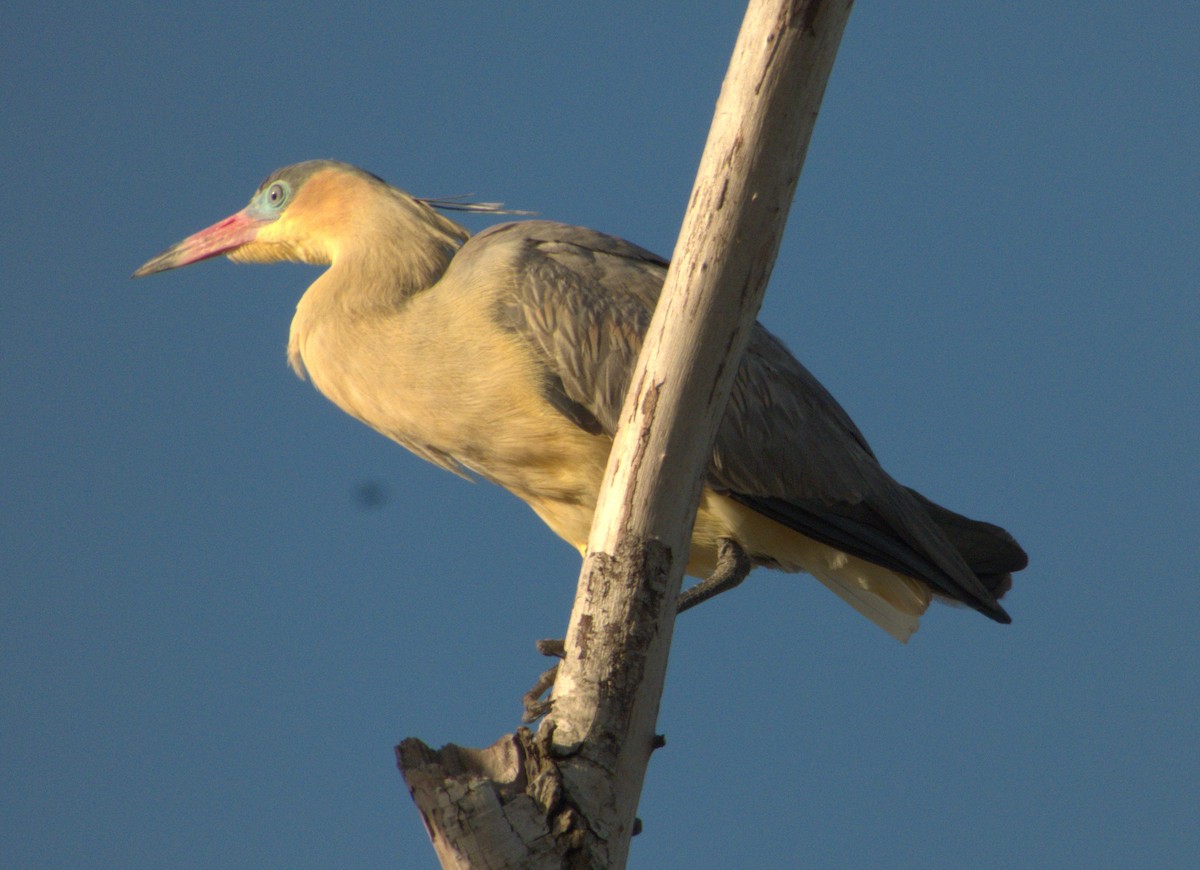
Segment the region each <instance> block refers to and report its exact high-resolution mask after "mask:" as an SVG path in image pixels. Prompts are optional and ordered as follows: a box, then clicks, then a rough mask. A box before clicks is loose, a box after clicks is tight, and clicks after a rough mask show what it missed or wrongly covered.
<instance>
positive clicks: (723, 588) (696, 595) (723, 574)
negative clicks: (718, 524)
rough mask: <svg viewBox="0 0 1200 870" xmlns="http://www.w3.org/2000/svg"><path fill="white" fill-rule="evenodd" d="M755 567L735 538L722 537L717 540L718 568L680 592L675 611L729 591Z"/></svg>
mask: <svg viewBox="0 0 1200 870" xmlns="http://www.w3.org/2000/svg"><path fill="white" fill-rule="evenodd" d="M753 567H754V564H753V563H752V562H751V561H750V557H749V556H747V555H746V551H745V550H743V549H742V548H741V546H740V545H739V544H738V542H737V541H735V540H733V538H720V539H719V540H718V541H717V567H716V570H715V571H713V572H712V574H710V575H709V576H708V578H707V579H705V580H701V581H700V582H699V583H697V584H696V585H695V586H693V587H691V588H690V589H687V590H685V591H684V592H682V593H681V594H680V596H679V597H678V598H677V599H676V600H675V612H676V613H683V611H685V610H689V609H691V608H693V607H695V606H696V605H697V604H699V603H700V602H702V601H707V600H708V599H710V598H712V597H713V596H714V595H720V594H721V593H722V592H728V591H729V590H730V589H732V588H733V587H734V586H737V585H739V584H740V583H741V582H742V581H743V580H745V579H746V576H747V575H748V574H749V573H750V569H751V568H753Z"/></svg>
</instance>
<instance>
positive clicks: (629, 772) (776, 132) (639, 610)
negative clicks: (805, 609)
mask: <svg viewBox="0 0 1200 870" xmlns="http://www.w3.org/2000/svg"><path fill="white" fill-rule="evenodd" d="M850 5H851V3H850V0H824V2H818V0H808V2H784V0H751V3H750V5H749V8H748V9H747V12H746V17H745V19H744V21H743V24H742V29H741V32H740V34H739V36H738V41H737V45H736V47H735V48H734V53H733V57H732V60H731V62H730V67H729V71H728V73H727V75H726V79H725V83H724V85H723V86H722V90H721V96H720V98H719V100H718V102H717V108H716V113H715V117H714V120H713V126H712V129H711V131H710V133H709V138H708V143H707V145H706V147H705V152H704V157H703V158H702V160H701V165H700V170H699V173H698V175H697V180H696V184H695V187H694V188H693V191H692V196H691V200H690V202H689V206H688V211H687V215H686V217H685V218H684V222H683V227H682V229H681V231H680V236H679V241H678V243H677V245H676V249H675V256H674V259H673V263H672V266H671V269H670V271H669V273H668V275H667V280H666V285H665V287H664V289H663V294H662V297H661V299H660V302H659V305H658V308H657V310H656V312H655V315H654V319H653V321H652V322H651V324H650V328H649V331H648V334H647V336H646V340H645V344H644V346H643V349H642V354H641V357H640V359H639V363H638V367H637V370H636V372H635V374H634V376H633V381H632V385H631V387H630V393H629V396H628V397H627V398H626V404H625V409H624V411H623V413H622V420H621V425H620V428H619V430H618V432H617V436H616V443H615V444H614V447H613V451H612V455H611V457H610V459H609V465H608V471H607V473H606V476H605V485H604V487H603V489H602V491H601V495H600V502H599V504H598V506H597V510H596V517H595V521H594V525H593V527H592V533H591V539H590V541H589V554H588V556H587V558H586V559H585V560H584V565H583V569H582V571H581V573H580V579H579V590H578V593H577V597H576V600H575V606H574V609H573V611H572V615H571V623H570V628H569V631H568V634H567V639H566V658H565V660H564V661H563V664H562V667H561V668H560V669H559V674H558V681H557V684H556V686H555V690H554V698H553V700H554V704H553V708H552V710H551V712H550V713H549V715H548V716H547V717H546V719H545V721H543V723H542V726H541V729H540V730H539V732H538V735H537V736H536V737H531V736H530V735H529V734H528V732H524V731H522V732H519V733H518V734H517V735H515V736H512V737H508V738H504V739H502V740H501V741H500V742H499V743H497V744H496V745H494V746H493V747H491V748H489V749H488V750H479V751H476V750H463V749H460V748H458V747H453V746H448V747H446V748H444V749H443V750H442V751H441V752H440V753H432V752H431V751H430V750H427V749H425V748H424V747H423V746H421V745H419V744H418V743H417V742H414V741H406V742H405V744H404V745H402V746H401V747H400V749H399V755H400V764H401V768H402V770H403V771H404V774H405V778H406V780H407V781H408V784H409V788H410V790H411V791H412V792H413V796H414V800H416V802H417V804H418V806H419V807H420V808H421V811H422V815H423V817H424V819H425V821H426V824H427V826H428V827H429V829H430V836H431V838H432V839H433V841H434V844H435V848H436V849H437V850H438V854H439V857H440V858H441V860H442V861H443V866H447V867H489V868H491V867H517V866H521V867H535V866H536V867H541V866H547V867H550V866H554V867H559V866H562V867H568V866H569V867H589V868H620V867H624V866H625V862H626V858H627V855H628V850H629V839H630V837H631V836H632V834H633V832H634V826H635V818H634V816H635V813H636V810H637V802H638V798H639V796H640V793H641V788H642V781H643V779H644V777H645V772H646V766H647V763H648V761H649V757H650V753H651V751H652V749H653V747H654V723H655V720H656V718H657V714H658V705H659V699H660V698H661V695H662V688H663V681H664V677H665V674H666V665H667V655H668V650H669V647H670V641H671V634H672V630H673V627H674V619H675V600H676V597H677V595H678V593H679V589H680V584H681V580H682V575H683V570H684V567H685V565H686V563H687V561H688V549H689V541H690V537H691V528H692V524H693V522H694V520H695V515H696V503H697V500H698V498H699V494H700V488H701V478H702V476H703V473H704V469H705V467H706V465H707V461H708V455H709V452H710V451H711V447H712V442H713V439H714V437H715V434H716V430H717V426H718V423H719V421H720V418H721V415H722V414H723V412H724V408H725V404H726V402H727V400H728V397H729V391H730V388H731V386H732V382H733V377H734V374H735V372H736V370H737V366H738V361H739V360H740V359H741V355H742V351H743V349H744V348H745V346H746V343H747V342H748V340H749V335H750V330H751V327H752V325H753V323H754V320H755V317H756V316H757V313H758V309H759V307H760V305H761V303H762V297H763V292H764V290H765V287H766V283H767V279H768V278H769V276H770V272H771V268H772V266H773V265H774V260H775V255H776V252H777V250H778V247H779V241H780V238H781V236H782V234H783V228H784V224H785V223H786V219H787V213H788V209H789V207H790V204H791V200H792V196H793V193H794V192H795V187H796V182H797V180H798V178H799V176H800V169H801V166H802V164H803V161H804V154H805V152H806V150H807V147H808V142H809V138H810V136H811V133H812V129H813V125H814V123H815V121H816V117H817V109H818V107H819V106H820V103H821V98H822V95H823V94H824V91H825V84H826V82H827V81H828V78H829V72H830V69H831V68H832V65H833V59H834V55H835V54H836V51H837V46H838V43H839V41H840V39H841V34H842V31H843V29H844V27H845V23H846V20H847V18H848V16H849V12H850ZM471 753H474V754H473V755H472V754H471ZM497 758H499V759H501V760H506V763H505V764H498V763H497V760H496V759H497ZM507 762H511V763H507ZM501 768H503V769H501ZM539 814H540V815H539ZM529 818H533V819H535V822H529V821H528V819H529ZM539 818H540V824H538V823H536V820H537V819H539ZM485 829H486V830H487V832H488V833H487V834H486V835H485V833H484V831H485ZM548 842H553V844H554V845H553V848H549V849H546V850H545V851H543V850H542V847H543V846H544V845H546V844H547V843H548ZM485 843H486V844H487V845H486V847H482V848H481V844H485ZM518 843H520V844H522V845H523V846H524V847H525V848H526V852H525V858H524V859H523V860H524V863H522V861H521V860H518V858H519V853H520V846H519V845H517V844H518ZM543 860H544V861H545V863H541V862H542V861H543ZM513 861H516V863H512V862H513ZM556 862H557V863H556Z"/></svg>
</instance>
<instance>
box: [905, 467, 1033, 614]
mask: <svg viewBox="0 0 1200 870" xmlns="http://www.w3.org/2000/svg"><path fill="white" fill-rule="evenodd" d="M908 491H909V492H910V493H912V495H913V497H914V498H916V499H917V500H918V501H919V502H921V504H922V505H923V506H924V508H925V510H926V511H928V512H929V516H930V517H931V518H932V519H933V521H934V522H935V523H937V524H938V526H940V527H941V529H942V532H944V533H945V535H946V537H947V538H948V539H949V540H950V543H951V544H953V545H954V547H955V549H957V550H958V552H960V553H961V554H962V557H963V561H965V562H966V563H967V565H968V566H969V567H970V568H971V570H972V571H974V572H975V576H977V577H978V578H979V581H980V582H981V583H983V585H984V586H985V587H987V590H988V591H989V592H991V593H992V595H994V596H996V598H1000V597H1001V596H1002V595H1003V594H1004V593H1005V592H1007V591H1008V590H1009V589H1011V588H1012V575H1013V573H1014V572H1016V571H1020V570H1021V569H1022V568H1024V567H1025V566H1026V565H1028V564H1029V557H1028V556H1027V555H1025V551H1024V550H1022V549H1021V545H1020V544H1018V543H1017V541H1016V539H1015V538H1013V536H1012V535H1010V534H1009V533H1008V532H1006V531H1005V530H1004V529H1002V528H1000V527H999V526H994V525H992V524H991V523H985V522H983V521H982V520H973V519H970V518H968V517H964V516H963V515H962V514H957V513H955V512H954V511H952V510H949V509H948V508H944V507H942V506H941V505H940V504H938V503H937V502H933V501H930V500H929V499H927V498H925V496H923V495H921V493H919V492H917V491H916V490H915V489H909V490H908Z"/></svg>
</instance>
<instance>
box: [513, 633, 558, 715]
mask: <svg viewBox="0 0 1200 870" xmlns="http://www.w3.org/2000/svg"><path fill="white" fill-rule="evenodd" d="M537 651H538V652H540V653H541V654H542V655H544V656H552V657H554V658H558V659H561V658H563V657H564V656H565V655H566V654H567V649H566V642H565V641H563V640H559V639H554V638H551V639H549V640H539V641H538V642H537ZM557 676H558V662H555V663H554V666H553V667H551V668H549V669H547V670H545V671H542V673H541V675H540V676H539V677H538V678H537V682H536V683H534V684H533V688H531V689H530V690H529V691H528V692H526V693H525V694H524V695H522V696H521V703H522V704H523V705H524V707H525V713H524V714H523V715H522V716H521V721H522V722H523V723H525V724H526V725H528V724H529V723H531V722H534V721H536V720H538V719H540V718H541V717H542V716H545V715H546V713H548V712H549V711H550V707H551V705H552V704H553V703H554V701H553V699H551V698H548V697H547V698H543V697H542V695H545V694H546V693H547V692H549V691H550V690H551V689H553V688H554V678H555V677H557Z"/></svg>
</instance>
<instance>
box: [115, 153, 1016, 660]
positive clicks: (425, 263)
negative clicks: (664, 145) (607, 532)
mask: <svg viewBox="0 0 1200 870" xmlns="http://www.w3.org/2000/svg"><path fill="white" fill-rule="evenodd" d="M218 254H226V255H227V256H228V257H229V258H230V259H231V260H234V261H235V262H240V263H251V262H253V263H268V262H274V261H278V260H292V261H299V262H304V263H311V264H313V265H320V266H325V265H328V266H329V268H328V270H326V271H325V272H324V273H323V274H322V275H321V276H320V277H319V278H317V280H316V281H315V282H313V284H312V286H311V287H309V288H308V291H307V292H306V293H305V294H304V296H303V297H302V298H301V299H300V303H299V304H298V305H297V306H296V316H295V318H294V319H293V320H292V329H291V337H290V339H289V342H288V359H289V360H290V362H291V365H292V367H293V368H294V369H295V370H296V372H297V374H300V375H301V376H303V374H304V373H305V372H307V373H308V376H309V377H310V378H311V379H312V382H313V384H314V385H315V386H316V387H317V389H318V390H320V391H321V392H322V393H324V394H325V395H326V396H327V397H328V398H329V399H331V400H332V401H333V402H334V403H335V404H336V405H337V406H338V407H340V408H342V409H343V410H344V411H346V412H347V413H348V414H350V415H351V416H354V417H357V418H358V419H359V420H361V421H363V422H364V423H366V424H367V425H368V426H371V427H372V428H374V429H376V430H378V431H379V432H381V433H383V434H384V435H386V436H388V437H389V438H391V439H393V440H395V441H397V442H399V443H400V444H402V445H404V446H405V447H407V448H408V449H409V450H411V451H413V452H414V453H416V454H417V455H418V456H421V457H423V458H425V459H428V460H429V461H430V462H433V463H435V464H436V465H440V466H441V467H443V468H445V469H448V470H450V471H453V472H455V473H458V474H464V475H466V474H468V473H469V472H473V473H475V474H477V475H479V476H481V477H484V478H486V479H488V480H490V481H492V482H494V483H497V484H499V485H500V486H502V487H504V488H505V489H507V490H509V491H510V492H512V493H513V494H514V495H516V496H518V497H519V498H521V499H524V500H525V502H527V503H528V504H529V505H530V507H532V508H533V510H534V511H536V512H537V514H538V516H540V517H541V518H542V519H543V520H544V521H545V522H546V523H547V524H548V525H549V526H550V528H551V529H553V530H554V531H555V532H556V533H557V534H558V535H559V536H560V537H562V538H564V539H565V540H567V541H569V542H570V543H571V544H573V545H574V546H575V547H577V548H579V549H580V550H581V551H582V550H583V549H584V548H585V546H586V544H587V539H588V532H589V529H590V527H591V522H592V512H593V509H594V507H595V503H596V497H597V492H598V489H599V486H600V482H601V478H602V476H603V473H604V468H605V463H606V461H607V459H608V454H609V449H610V447H611V445H612V435H613V431H614V429H615V427H616V424H617V419H618V416H619V414H620V411H621V405H622V401H623V398H624V396H625V391H626V388H627V386H628V384H629V380H630V377H631V374H632V370H633V366H634V362H635V360H636V358H637V354H638V351H639V348H640V347H641V343H642V336H643V335H644V334H645V331H646V327H647V324H648V323H649V320H650V315H651V312H652V310H653V308H654V305H655V302H656V300H657V298H658V295H659V291H660V289H661V287H662V283H663V277H664V275H665V274H666V271H667V263H666V261H664V260H663V259H662V258H660V257H657V256H655V255H654V254H652V253H650V252H649V251H646V250H643V249H642V248H639V247H637V246H636V245H633V244H631V243H629V242H626V241H622V240H621V239H617V238H614V237H612V236H607V235H604V234H602V233H598V232H595V231H593V230H588V229H583V228H581V227H573V226H566V225H563V224H556V223H550V222H547V221H519V222H515V223H505V224H502V225H499V226H494V227H491V228H490V229H488V230H485V231H484V232H481V233H479V234H478V235H476V236H473V237H470V236H469V234H468V233H467V231H466V230H465V229H463V228H462V227H461V226H459V225H458V224H456V223H454V222H453V221H450V220H448V219H447V218H445V217H443V216H442V215H441V214H439V213H438V212H437V211H435V209H434V208H432V207H431V206H430V204H429V203H427V202H426V201H424V200H420V199H417V198H414V197H412V196H410V195H409V194H407V193H404V192H402V191H400V190H397V189H395V188H393V187H390V186H389V185H387V184H386V183H385V182H384V181H382V180H381V179H379V178H377V177H376V176H374V175H371V174H369V173H367V172H364V171H362V170H360V169H357V168H355V167H353V166H349V165H347V164H344V163H337V162H334V161H329V160H315V161H309V162H306V163H299V164H296V165H295V166H289V167H286V168H284V169H280V170H278V171H277V172H275V173H273V174H272V175H271V176H269V177H268V178H267V180H266V181H264V182H263V183H262V185H260V186H259V188H258V190H257V192H256V193H255V194H254V196H253V198H252V199H251V200H250V204H249V205H247V206H246V208H244V209H242V210H241V211H239V212H237V213H236V214H234V215H232V216H231V217H228V218H226V219H225V220H223V221H221V222H220V223H217V224H215V225H213V226H211V227H209V228H208V229H206V230H202V231H201V232H199V233H196V234H195V235H193V236H190V237H189V238H187V239H184V240H183V241H182V242H179V243H178V244H177V245H175V246H174V247H172V248H170V249H168V250H167V251H165V252H163V253H162V254H160V255H159V256H157V257H155V258H154V259H153V260H151V261H150V262H148V263H146V264H145V265H144V266H142V267H141V268H140V269H138V270H137V272H135V273H134V275H135V277H136V276H140V275H148V274H151V273H153V272H161V271H164V270H166V269H173V268H175V267H177V266H184V265H187V264H189V263H194V262H196V261H198V260H203V259H205V258H208V257H213V256H216V255H218ZM729 553H733V554H734V557H735V558H733V561H732V562H731V561H730V559H729V557H728V556H729ZM733 563H736V565H734V564H733ZM1025 564H1026V557H1025V554H1024V552H1023V551H1022V550H1021V548H1020V547H1019V546H1018V545H1017V543H1016V541H1015V540H1013V538H1012V537H1011V536H1010V535H1009V534H1008V533H1007V532H1005V531H1004V530H1003V529H1001V528H999V527H997V526H994V525H991V524H989V523H984V522H979V521H976V520H971V519H967V518H966V517H963V516H961V515H959V514H956V513H954V512H952V511H949V510H947V509H946V508H943V507H941V506H939V505H937V504H934V503H933V502H931V501H929V500H928V499H926V498H925V497H923V496H922V495H920V494H919V493H917V492H915V491H913V490H911V489H908V488H906V487H904V486H901V485H900V484H899V483H897V482H896V481H894V480H893V479H892V478H891V477H890V476H889V475H888V474H887V473H886V472H885V471H884V470H883V468H882V467H880V465H879V463H878V462H877V461H876V459H875V456H874V454H873V453H872V452H871V448H870V447H868V446H867V442H866V440H865V439H864V438H863V436H862V434H861V433H860V432H859V431H858V429H857V428H856V427H855V425H854V423H853V422H851V420H850V418H849V417H848V416H847V414H846V412H845V411H843V410H842V408H841V407H840V406H839V405H838V404H837V402H836V401H834V399H833V397H832V396H830V395H829V393H828V392H826V391H825V389H824V387H822V386H821V385H820V383H818V382H817V380H816V379H815V378H814V377H813V376H812V375H811V374H809V372H808V371H807V370H806V369H805V368H804V367H803V366H802V365H800V363H799V362H797V361H796V360H795V358H794V357H792V355H791V354H790V353H789V352H788V351H787V349H786V348H785V347H784V346H783V344H782V343H781V342H780V341H779V340H778V339H776V338H775V337H774V336H772V335H771V334H770V333H769V332H767V331H766V330H765V329H763V328H762V327H761V326H758V325H756V326H755V328H754V333H753V336H752V338H751V339H750V344H749V347H748V349H747V351H746V353H745V357H744V359H743V360H742V362H741V367H740V369H739V370H738V374H737V377H736V380H735V383H734V386H733V394H732V398H731V399H730V402H729V407H728V409H727V410H726V412H725V417H724V419H723V421H722V423H721V427H720V430H719V433H718V435H717V440H716V444H715V446H714V447H713V452H712V461H711V462H710V464H709V467H708V472H707V477H706V480H705V486H704V490H703V494H702V496H701V500H700V507H699V513H698V515H697V519H696V525H695V529H694V531H693V535H692V546H691V552H690V558H689V562H688V566H687V571H688V573H689V574H691V575H693V576H697V577H701V578H705V577H708V578H710V580H712V581H713V582H712V583H710V584H709V585H708V587H705V584H704V583H702V584H700V585H701V587H705V591H704V592H703V593H702V594H700V595H696V594H694V593H693V594H691V597H690V598H689V593H687V592H685V593H684V595H683V596H682V597H681V606H686V605H690V604H691V603H694V602H695V601H697V600H699V599H701V598H703V597H707V595H708V594H709V593H710V592H712V591H719V588H724V587H726V586H729V585H733V583H736V582H737V581H738V580H739V579H740V577H741V576H744V575H745V571H746V570H749V567H750V565H768V566H771V567H775V568H781V569H783V570H785V571H806V572H808V573H810V574H812V575H813V576H815V577H816V578H817V579H819V580H820V581H821V582H822V583H824V584H825V585H826V586H828V587H829V588H830V589H832V590H833V591H834V592H836V593H837V594H838V595H839V596H841V597H842V598H843V599H845V600H846V601H847V602H848V603H849V604H851V605H852V606H853V607H854V608H856V609H857V610H858V611H860V612H861V613H862V614H863V615H865V616H866V617H868V618H869V619H871V620H872V621H874V622H875V623H877V624H878V625H879V626H881V627H882V628H883V629H885V630H886V631H887V632H889V633H890V634H892V635H893V636H894V637H896V638H898V639H900V640H902V641H903V640H907V639H908V637H909V635H911V634H912V632H913V631H915V630H916V628H917V622H918V618H919V617H920V616H921V614H922V613H924V611H925V609H926V607H927V606H928V605H929V602H930V600H931V598H932V596H934V595H937V596H939V597H942V598H945V599H950V600H956V601H960V602H963V603H965V604H967V605H969V606H971V607H973V608H974V609H976V610H978V611H980V612H981V613H983V614H985V615H987V616H989V617H991V618H992V619H994V620H996V621H997V622H1008V621H1009V617H1008V614H1006V613H1005V612H1004V610H1003V608H1001V606H1000V605H999V604H998V603H997V599H998V598H999V597H1000V596H1001V595H1003V594H1004V592H1005V591H1007V589H1008V588H1009V586H1010V585H1011V572H1013V571H1018V570H1020V569H1021V568H1023V567H1025ZM731 566H732V567H735V568H736V570H734V571H733V573H736V574H738V575H740V576H738V577H732V578H731V577H728V576H726V577H724V578H723V579H718V578H717V577H714V576H713V575H714V574H716V575H720V574H722V573H724V574H729V573H730V571H729V570H726V569H729V568H730V567H731ZM719 569H720V570H719ZM716 587H719V588H716Z"/></svg>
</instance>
